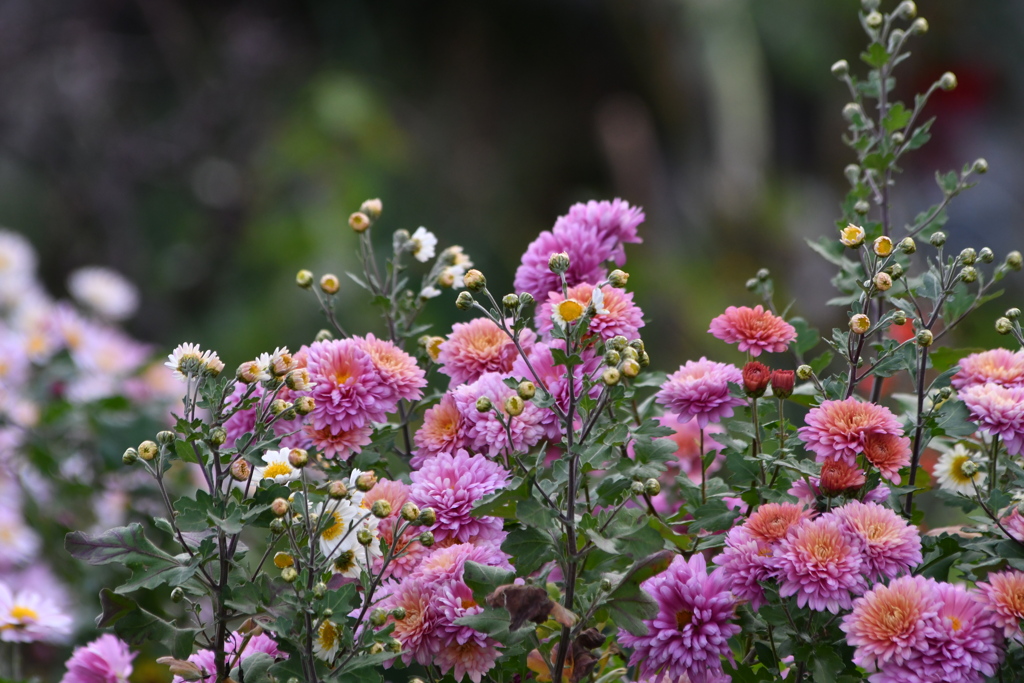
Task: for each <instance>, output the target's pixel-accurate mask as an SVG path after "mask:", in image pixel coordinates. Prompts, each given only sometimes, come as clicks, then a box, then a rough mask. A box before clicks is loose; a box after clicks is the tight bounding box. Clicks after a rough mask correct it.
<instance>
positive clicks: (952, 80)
mask: <svg viewBox="0 0 1024 683" xmlns="http://www.w3.org/2000/svg"><path fill="white" fill-rule="evenodd" d="M939 87H940V88H942V89H943V90H952V89H953V88H955V87H956V75H955V74H954V73H953V72H952V71H947V72H946V73H944V74H942V78H940V79H939Z"/></svg>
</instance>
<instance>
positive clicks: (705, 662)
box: [619, 553, 740, 683]
mask: <svg viewBox="0 0 1024 683" xmlns="http://www.w3.org/2000/svg"><path fill="white" fill-rule="evenodd" d="M641 588H643V589H644V590H645V591H646V592H647V593H649V594H650V595H651V597H653V598H654V599H655V600H656V601H657V603H658V614H657V616H655V617H654V618H653V619H647V620H645V621H644V624H645V625H646V626H647V634H646V635H643V636H634V635H632V634H631V633H628V632H626V631H619V642H620V643H622V644H623V645H625V646H626V647H630V648H633V654H632V655H631V656H630V658H629V663H630V665H631V666H638V667H639V672H640V675H641V676H643V677H645V678H655V677H658V678H659V679H660V678H661V677H663V676H668V677H669V678H670V679H671V680H675V679H678V678H680V677H682V676H689V679H690V681H692V683H708V682H709V681H715V680H718V679H720V678H721V677H722V676H723V672H722V657H727V658H729V659H730V660H731V659H732V651H731V650H730V648H729V638H731V637H732V636H734V635H736V634H737V633H739V632H740V627H739V625H738V624H734V623H733V621H732V620H733V618H734V617H735V610H736V604H737V599H736V597H735V596H734V595H733V594H732V593H731V592H730V590H729V588H730V586H729V582H728V580H727V579H726V576H725V574H724V573H723V572H722V570H721V569H716V570H715V571H714V572H712V573H711V574H710V575H708V573H707V565H706V563H705V561H704V556H703V555H701V554H700V553H697V554H695V555H694V556H693V557H691V558H690V560H689V562H687V561H686V560H684V559H683V557H682V556H679V555H677V556H676V557H675V559H673V560H672V564H671V565H669V568H668V569H667V570H665V571H664V572H662V573H660V574H657V575H655V576H652V577H651V578H649V579H647V580H646V581H644V582H643V583H642V584H641Z"/></svg>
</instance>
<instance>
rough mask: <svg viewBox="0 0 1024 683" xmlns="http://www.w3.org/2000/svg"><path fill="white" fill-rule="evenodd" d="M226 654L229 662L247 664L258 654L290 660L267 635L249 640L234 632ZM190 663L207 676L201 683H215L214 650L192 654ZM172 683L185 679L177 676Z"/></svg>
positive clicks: (228, 638)
mask: <svg viewBox="0 0 1024 683" xmlns="http://www.w3.org/2000/svg"><path fill="white" fill-rule="evenodd" d="M243 643H244V645H243ZM224 653H225V655H227V658H228V661H234V660H235V659H238V660H239V661H240V662H245V660H246V659H248V658H249V657H251V656H253V655H255V654H258V653H263V654H267V655H270V656H271V657H273V658H274V659H288V654H287V653H285V652H282V651H281V650H279V649H278V647H277V643H276V642H275V641H274V639H273V638H271V637H270V636H268V635H266V634H265V633H261V634H259V635H256V636H251V637H248V638H247V636H246V635H244V634H242V633H239V632H238V631H234V632H232V633H231V634H230V635H229V636H228V637H227V642H226V643H224ZM188 661H190V662H192V663H193V664H195V665H196V666H197V667H199V670H200V671H201V672H203V673H205V674H206V675H205V676H203V677H202V678H200V679H199V681H200V682H201V683H214V680H215V679H216V678H217V676H216V674H217V665H216V662H217V658H216V654H214V652H213V650H209V649H205V648H204V649H201V650H197V651H196V652H194V653H192V655H191V656H190V657H189V658H188ZM172 683H185V679H184V678H182V677H181V676H175V677H174V680H173V682H172Z"/></svg>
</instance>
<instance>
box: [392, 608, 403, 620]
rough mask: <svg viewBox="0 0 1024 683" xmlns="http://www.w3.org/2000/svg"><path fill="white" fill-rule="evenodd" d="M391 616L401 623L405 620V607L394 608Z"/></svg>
mask: <svg viewBox="0 0 1024 683" xmlns="http://www.w3.org/2000/svg"><path fill="white" fill-rule="evenodd" d="M391 616H393V617H394V618H395V621H401V620H402V619H405V608H404V607H396V608H394V609H393V610H391Z"/></svg>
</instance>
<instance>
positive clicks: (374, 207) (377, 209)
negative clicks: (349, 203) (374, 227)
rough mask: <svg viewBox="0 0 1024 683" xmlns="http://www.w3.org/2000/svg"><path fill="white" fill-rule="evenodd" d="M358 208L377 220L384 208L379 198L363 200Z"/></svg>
mask: <svg viewBox="0 0 1024 683" xmlns="http://www.w3.org/2000/svg"><path fill="white" fill-rule="evenodd" d="M359 210H360V211H361V212H362V213H364V214H366V215H367V216H369V217H370V218H372V219H373V220H377V219H378V218H380V214H381V212H382V211H383V210H384V204H383V202H381V200H379V199H367V200H366V201H365V202H363V205H362V206H360V207H359Z"/></svg>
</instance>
